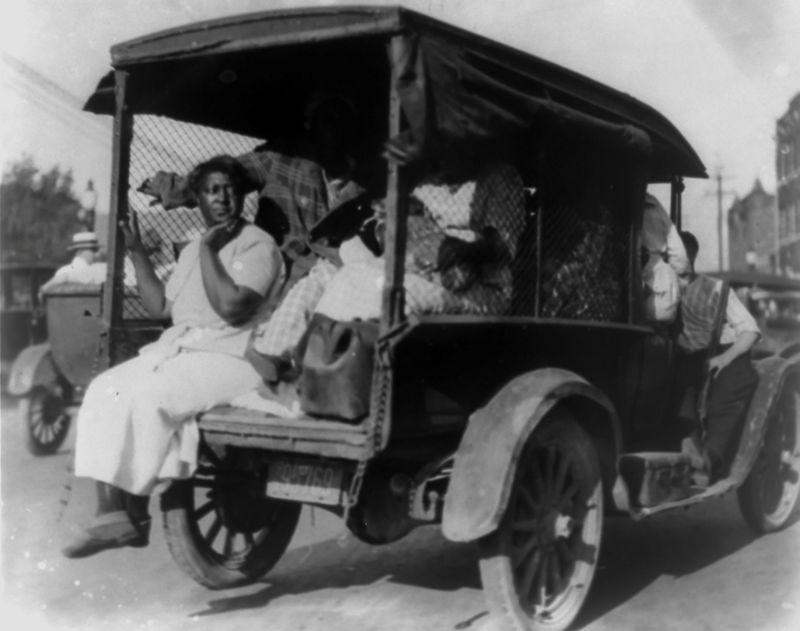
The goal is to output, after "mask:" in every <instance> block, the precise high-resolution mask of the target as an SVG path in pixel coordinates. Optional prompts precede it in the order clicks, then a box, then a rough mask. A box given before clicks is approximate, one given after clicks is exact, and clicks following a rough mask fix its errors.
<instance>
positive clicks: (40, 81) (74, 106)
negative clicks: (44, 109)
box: [2, 52, 108, 131]
mask: <svg viewBox="0 0 800 631" xmlns="http://www.w3.org/2000/svg"><path fill="white" fill-rule="evenodd" d="M2 59H3V62H4V63H5V64H6V65H8V66H9V67H10V68H11V69H12V70H14V71H15V72H16V73H17V74H18V75H19V76H21V77H24V78H25V79H26V80H28V81H29V82H30V83H32V84H33V85H34V86H35V87H36V88H38V89H39V90H41V91H42V92H43V93H45V94H47V95H48V96H49V97H50V98H51V99H54V100H56V101H57V102H58V103H59V105H60V106H61V107H64V108H65V109H67V110H69V111H70V112H73V113H75V114H79V113H80V112H82V111H83V101H82V100H81V99H80V98H78V97H77V96H75V95H74V94H72V93H71V92H68V91H67V90H65V89H64V88H63V87H61V86H60V85H58V84H57V83H55V82H54V81H52V80H50V79H48V78H47V77H45V76H44V75H42V74H41V73H39V72H37V71H36V70H34V69H33V68H31V67H30V66H28V65H27V64H25V63H24V62H22V61H20V60H19V59H17V58H15V57H12V56H11V55H9V54H8V53H5V52H4V53H3V54H2ZM84 120H85V122H86V123H89V124H92V125H95V126H97V127H100V128H102V129H103V131H108V130H107V129H105V126H104V125H103V123H101V122H99V121H97V120H95V119H84Z"/></svg>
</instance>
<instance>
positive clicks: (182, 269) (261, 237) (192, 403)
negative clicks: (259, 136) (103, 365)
mask: <svg viewBox="0 0 800 631" xmlns="http://www.w3.org/2000/svg"><path fill="white" fill-rule="evenodd" d="M198 256H199V240H197V241H194V242H192V243H190V244H189V245H187V246H186V248H184V250H183V252H181V256H180V259H179V260H178V263H177V265H176V266H175V272H174V273H173V275H172V277H171V278H170V280H169V282H168V283H167V287H166V294H167V300H168V301H170V302H171V304H172V310H171V312H172V317H173V321H174V322H175V324H174V325H173V326H172V327H170V328H169V329H167V330H166V331H165V332H164V333H163V334H162V336H161V337H160V338H159V340H158V341H156V342H154V343H153V344H150V345H148V346H145V347H144V348H142V349H141V350H140V353H139V355H138V356H136V357H134V358H132V359H129V360H128V361H125V362H123V363H121V364H119V365H117V366H114V367H113V368H110V369H109V370H107V371H105V372H103V373H102V374H100V375H99V376H98V377H97V378H96V379H94V380H93V381H92V382H91V384H90V385H89V387H88V388H87V390H86V394H85V396H84V399H83V403H82V405H81V408H80V410H79V412H78V418H77V441H76V446H75V474H76V475H78V476H86V477H90V478H94V479H95V480H99V481H101V482H107V483H109V484H113V485H114V486H117V487H119V488H121V489H123V490H125V491H128V492H130V493H134V494H138V495H147V494H149V493H151V492H152V491H153V489H154V487H155V485H156V484H157V483H158V482H159V481H160V480H165V479H171V478H186V477H190V476H191V475H192V474H193V473H194V470H195V469H196V466H197V445H198V440H199V433H198V429H197V424H196V423H195V422H194V418H195V416H196V415H197V414H198V413H199V412H202V411H205V410H208V409H210V408H212V407H214V406H216V405H220V404H223V403H227V402H229V401H230V400H231V399H232V398H234V397H235V396H237V395H238V394H240V393H242V392H245V391H247V390H251V389H253V388H254V387H255V386H256V385H257V384H258V383H259V382H260V377H259V375H258V373H257V372H256V371H255V370H254V369H253V367H252V366H251V365H250V364H249V362H247V360H245V359H244V350H245V348H246V344H247V339H248V336H249V335H250V331H251V329H252V328H253V327H254V326H255V322H256V321H258V319H259V318H260V317H263V315H264V314H259V315H257V316H255V317H254V318H252V319H251V321H250V323H248V324H246V325H244V326H242V327H232V326H230V325H228V324H227V323H225V321H224V320H222V319H221V318H220V317H219V316H218V315H217V314H216V312H215V311H214V310H213V308H212V307H211V305H210V303H209V302H208V299H207V297H206V294H205V290H204V288H203V282H202V277H201V274H200V269H199V262H198ZM219 256H220V259H221V260H222V263H223V265H224V266H225V269H226V270H227V271H228V273H229V274H230V275H231V277H232V278H233V280H234V282H236V283H237V284H238V285H240V286H242V285H243V286H247V287H250V288H251V289H253V290H254V291H256V292H258V293H260V294H262V295H264V296H266V297H269V296H271V294H272V293H273V292H275V291H278V289H279V288H280V286H281V284H282V281H283V274H284V271H283V261H282V259H281V255H280V251H279V249H278V247H277V246H276V245H275V242H274V241H273V240H272V238H271V237H270V236H269V235H267V234H266V233H265V232H263V231H261V230H260V229H258V228H255V227H253V226H249V225H248V226H245V228H244V229H243V230H242V232H241V233H240V234H239V235H238V236H237V237H236V238H235V239H233V240H232V241H231V242H230V243H228V244H227V245H226V246H225V247H224V248H222V250H221V251H220V253H219ZM267 302H268V301H265V304H266V303H267Z"/></svg>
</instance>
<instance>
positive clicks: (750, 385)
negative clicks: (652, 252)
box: [678, 232, 760, 482]
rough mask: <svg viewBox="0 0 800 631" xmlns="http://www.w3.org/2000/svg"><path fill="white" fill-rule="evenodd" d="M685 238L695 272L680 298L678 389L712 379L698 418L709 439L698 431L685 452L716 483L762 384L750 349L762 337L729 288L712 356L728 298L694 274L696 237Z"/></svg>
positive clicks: (711, 281) (711, 282) (710, 281)
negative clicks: (703, 412)
mask: <svg viewBox="0 0 800 631" xmlns="http://www.w3.org/2000/svg"><path fill="white" fill-rule="evenodd" d="M681 238H682V239H683V243H684V245H685V247H686V252H687V254H688V256H689V262H690V265H691V267H692V273H691V274H690V276H689V278H687V279H686V280H685V281H684V285H685V289H684V293H683V298H682V300H681V332H680V334H679V336H678V348H679V349H680V352H681V353H682V357H681V358H680V360H679V369H678V378H679V381H680V388H679V392H681V393H686V392H687V391H688V390H689V389H690V387H691V386H697V385H698V384H701V383H702V382H703V380H704V379H705V376H706V373H708V374H710V375H711V378H712V381H711V386H710V389H709V391H708V395H707V399H706V401H705V407H706V418H705V419H700V421H701V422H702V421H705V426H706V427H705V439H704V440H703V441H702V444H700V441H698V440H697V434H693V435H692V436H690V437H689V438H687V439H686V440H684V442H683V451H684V452H685V453H687V454H688V455H689V456H691V457H692V463H693V466H694V467H695V468H697V469H700V470H701V471H702V472H703V473H704V474H706V475H707V476H708V477H709V480H710V481H711V482H713V481H714V480H716V479H718V478H719V477H721V476H722V475H723V474H724V472H725V469H726V468H727V467H728V466H729V465H730V461H731V458H732V457H733V455H734V451H735V448H736V439H737V436H738V430H739V424H740V422H741V420H742V419H743V416H744V414H745V412H746V411H747V406H748V404H749V403H750V398H751V396H752V395H753V392H754V391H755V387H756V385H757V384H758V375H757V373H756V371H755V368H753V364H752V362H751V361H750V349H751V348H752V346H753V344H755V343H756V341H758V338H759V337H760V332H759V329H758V325H757V324H756V321H755V320H754V319H753V316H752V315H750V312H749V311H748V310H747V309H746V308H745V307H744V305H742V303H741V302H740V301H739V299H738V298H737V297H736V293H735V292H733V291H730V290H729V291H728V295H727V302H726V303H725V304H726V307H725V316H724V321H723V326H722V332H721V334H720V338H719V340H718V342H719V346H718V347H717V348H716V350H715V353H714V356H713V357H711V358H709V357H708V353H709V349H710V348H711V347H712V346H715V344H714V343H713V342H714V340H712V335H713V333H714V325H715V318H716V315H717V309H718V306H719V305H720V304H721V301H722V300H725V299H726V297H725V296H722V292H721V288H722V281H719V280H715V279H713V278H710V277H708V276H703V275H699V274H695V273H694V262H695V259H696V258H697V253H698V251H699V246H698V243H697V239H696V238H695V237H694V235H692V234H691V233H689V232H682V233H681ZM706 361H708V364H707V365H706Z"/></svg>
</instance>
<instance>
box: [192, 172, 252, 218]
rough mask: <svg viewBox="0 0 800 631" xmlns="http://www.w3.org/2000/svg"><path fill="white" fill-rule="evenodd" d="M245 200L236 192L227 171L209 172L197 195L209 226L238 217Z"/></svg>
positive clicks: (201, 210)
mask: <svg viewBox="0 0 800 631" xmlns="http://www.w3.org/2000/svg"><path fill="white" fill-rule="evenodd" d="M243 202H244V198H243V197H242V196H241V195H239V194H237V193H236V191H235V190H234V186H233V183H232V182H231V178H230V177H229V176H228V174H227V173H219V172H212V173H209V174H208V175H207V176H206V179H205V181H204V182H203V186H202V187H201V188H200V193H199V195H198V196H197V203H198V205H199V206H200V212H201V213H202V214H203V219H204V220H205V222H206V225H207V226H208V227H209V228H210V227H212V226H216V225H219V224H224V223H228V222H229V221H233V220H234V219H236V218H238V217H239V215H241V214H242V208H243Z"/></svg>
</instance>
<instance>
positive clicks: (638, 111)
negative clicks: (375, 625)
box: [85, 6, 706, 181]
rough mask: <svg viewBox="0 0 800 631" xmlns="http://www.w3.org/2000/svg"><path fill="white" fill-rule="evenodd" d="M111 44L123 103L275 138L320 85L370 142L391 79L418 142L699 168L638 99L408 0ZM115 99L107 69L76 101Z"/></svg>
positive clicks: (698, 173) (685, 172)
mask: <svg viewBox="0 0 800 631" xmlns="http://www.w3.org/2000/svg"><path fill="white" fill-rule="evenodd" d="M396 35H399V36H401V37H399V38H394V41H392V39H393V36H396ZM111 57H112V66H113V67H114V68H115V69H116V70H119V71H125V72H127V73H128V84H127V85H128V90H127V97H126V99H127V107H128V109H129V111H130V112H132V113H133V114H155V115H160V116H166V117H170V118H173V119H176V120H179V121H185V122H190V123H196V124H200V125H205V126H210V127H216V128H220V129H224V130H227V131H232V132H236V133H239V134H244V135H247V136H251V137H260V138H268V139H273V138H278V137H286V136H288V135H291V134H293V133H296V132H298V131H299V130H300V129H301V128H302V125H303V108H304V104H305V103H307V101H308V98H309V96H310V95H311V94H313V93H314V92H315V91H320V90H325V91H329V92H331V93H336V94H339V95H343V96H345V97H346V98H348V99H349V100H350V101H351V102H352V103H353V104H354V106H355V108H356V110H357V112H358V114H359V119H360V121H361V124H362V129H361V132H363V134H364V143H365V145H364V146H365V148H366V149H367V150H368V151H379V147H380V145H382V143H383V142H385V141H386V138H387V135H388V132H387V127H386V125H387V123H386V121H387V119H388V115H387V114H388V98H387V95H388V92H389V87H390V81H392V80H394V81H395V87H396V88H397V91H398V94H399V96H400V100H401V104H402V107H403V112H404V114H405V117H406V120H407V122H408V127H409V130H408V134H407V136H408V137H407V138H405V139H400V141H401V142H405V143H406V144H408V145H410V146H411V145H414V146H416V147H417V148H418V149H420V150H422V151H427V152H435V151H437V150H438V149H439V148H441V147H444V146H449V147H453V146H456V147H459V146H461V143H462V142H467V143H477V145H479V146H480V145H484V144H485V146H487V147H489V146H491V147H494V148H497V147H502V148H503V149H508V150H510V151H515V152H518V153H519V152H520V151H522V152H528V153H530V154H531V155H533V154H534V153H535V151H536V147H537V146H540V145H541V144H542V141H543V139H546V138H550V137H558V138H560V139H563V138H564V137H572V138H574V139H576V141H577V142H578V143H580V144H583V145H586V146H590V147H591V146H592V145H593V144H595V143H596V144H597V145H599V146H603V147H609V146H612V147H616V148H618V149H619V150H622V151H624V152H626V153H627V152H628V151H632V152H634V153H642V152H645V153H647V154H648V158H649V162H650V176H649V180H650V181H667V180H669V179H670V178H671V177H674V176H682V177H683V176H685V177H706V170H705V167H704V166H703V163H702V162H701V161H700V159H699V158H698V156H697V154H696V153H695V152H694V150H693V149H692V147H691V146H690V145H689V143H688V142H687V141H686V140H685V139H684V138H683V136H682V135H681V134H680V132H678V130H677V129H676V128H675V127H674V126H673V125H672V124H671V123H670V122H669V121H668V120H667V119H666V118H665V117H664V116H662V115H661V114H659V113H658V112H657V111H655V110H654V109H652V108H651V107H649V106H647V105H645V104H644V103H642V102H640V101H638V100H636V99H634V98H632V97H630V96H628V95H627V94H623V93H621V92H618V91H616V90H613V89H611V88H609V87H607V86H605V85H603V84H601V83H598V82H596V81H593V80H591V79H589V78H587V77H584V76H582V75H580V74H577V73H575V72H572V71H570V70H567V69H565V68H562V67H560V66H558V65H556V64H553V63H550V62H548V61H545V60H543V59H540V58H538V57H535V56H533V55H530V54H527V53H525V52H522V51H520V50H517V49H514V48H511V47H509V46H506V45H503V44H500V43H498V42H495V41H492V40H489V39H487V38H485V37H482V36H479V35H476V34H474V33H471V32H468V31H465V30H462V29H459V28H456V27H453V26H451V25H449V24H446V23H444V22H441V21H438V20H435V19H432V18H430V17H428V16H425V15H423V14H420V13H417V12H414V11H411V10H408V9H405V8H400V7H360V6H351V7H341V6H336V7H325V8H313V9H296V10H281V11H266V12H259V13H251V14H246V15H240V16H235V17H228V18H222V19H217V20H211V21H204V22H198V23H194V24H189V25H186V26H182V27H179V28H173V29H169V30H165V31H161V32H157V33H154V34H151V35H147V36H144V37H140V38H137V39H134V40H130V41H128V42H124V43H121V44H118V45H116V46H114V47H113V48H112V49H111ZM114 105H115V102H114V73H113V72H111V73H109V74H108V75H106V76H105V77H103V78H102V79H101V81H100V82H99V85H98V86H97V89H96V91H95V92H94V94H92V95H91V97H90V98H89V100H88V102H87V103H86V105H85V109H86V110H88V111H91V112H95V113H99V114H113V113H114ZM642 132H643V133H642Z"/></svg>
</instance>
